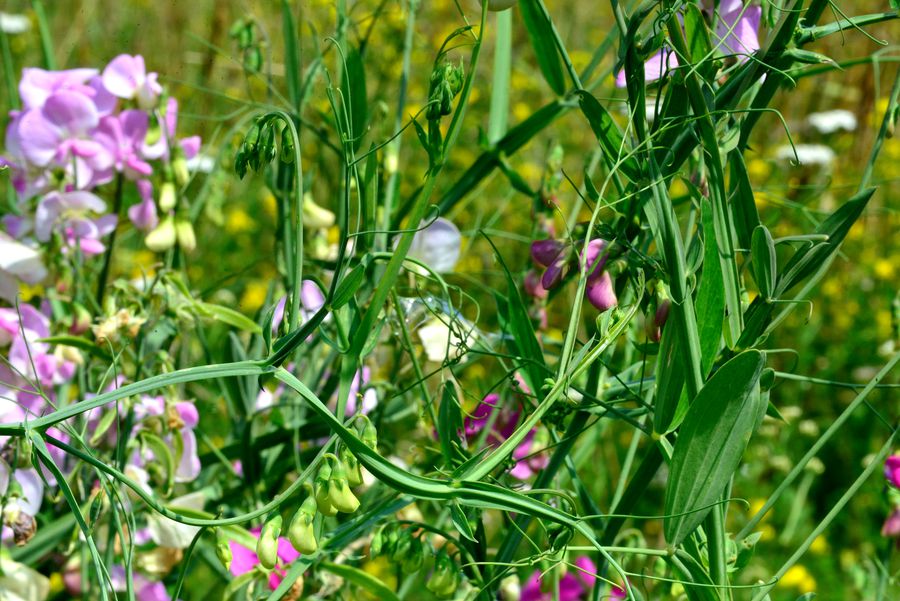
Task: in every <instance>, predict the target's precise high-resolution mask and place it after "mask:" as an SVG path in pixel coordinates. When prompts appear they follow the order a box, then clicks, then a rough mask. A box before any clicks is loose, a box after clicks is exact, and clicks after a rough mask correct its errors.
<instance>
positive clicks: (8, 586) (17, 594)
mask: <svg viewBox="0 0 900 601" xmlns="http://www.w3.org/2000/svg"><path fill="white" fill-rule="evenodd" d="M0 566H2V567H3V571H2V572H0V593H2V594H0V599H3V601H44V600H45V599H46V598H47V597H48V596H49V595H50V579H48V578H47V577H46V576H44V575H43V574H40V573H38V572H36V571H34V570H32V569H31V568H29V567H28V566H26V565H23V564H21V563H18V562H15V561H12V560H11V559H9V558H8V557H6V556H4V557H3V558H2V563H0Z"/></svg>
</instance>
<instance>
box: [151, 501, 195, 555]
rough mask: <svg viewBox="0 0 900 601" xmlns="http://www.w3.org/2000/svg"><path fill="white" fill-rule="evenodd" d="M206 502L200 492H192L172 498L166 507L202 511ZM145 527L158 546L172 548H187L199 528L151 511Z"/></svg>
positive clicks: (176, 510) (176, 509)
mask: <svg viewBox="0 0 900 601" xmlns="http://www.w3.org/2000/svg"><path fill="white" fill-rule="evenodd" d="M205 502H206V496H205V495H204V494H203V493H202V492H194V493H191V494H188V495H184V496H183V497H178V498H177V499H173V500H172V502H171V503H169V504H168V508H169V509H171V510H172V511H175V512H176V513H179V512H178V509H179V508H181V509H187V510H190V511H202V510H203V505H204V503H205ZM147 529H148V530H149V531H150V538H151V540H153V542H154V543H156V544H157V545H159V546H160V547H172V548H173V549H187V548H188V547H189V546H190V545H191V541H192V540H193V539H194V536H195V535H196V534H197V531H198V530H200V528H198V527H196V526H188V525H187V524H182V523H181V522H176V521H175V520H170V519H169V518H167V517H165V516H163V515H160V514H158V513H156V512H155V511H154V512H151V513H150V515H149V516H148V517H147Z"/></svg>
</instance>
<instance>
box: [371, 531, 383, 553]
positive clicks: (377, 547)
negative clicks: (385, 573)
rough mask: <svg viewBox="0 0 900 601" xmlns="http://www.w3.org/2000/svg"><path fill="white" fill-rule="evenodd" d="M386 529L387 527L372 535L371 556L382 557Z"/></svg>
mask: <svg viewBox="0 0 900 601" xmlns="http://www.w3.org/2000/svg"><path fill="white" fill-rule="evenodd" d="M385 528H386V526H382V527H380V528H379V529H378V530H376V531H375V534H373V535H372V541H371V542H370V543H369V555H371V556H372V557H377V556H378V555H381V550H382V549H383V548H384V539H385Z"/></svg>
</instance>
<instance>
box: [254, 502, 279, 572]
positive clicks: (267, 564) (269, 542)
mask: <svg viewBox="0 0 900 601" xmlns="http://www.w3.org/2000/svg"><path fill="white" fill-rule="evenodd" d="M281 522H282V520H281V516H280V515H276V516H275V517H273V518H272V519H271V520H269V521H268V522H266V523H265V524H264V525H263V527H262V531H261V532H260V533H259V540H258V541H256V555H257V556H259V563H260V565H261V566H262V567H264V568H266V569H267V570H271V569H272V568H274V567H275V564H276V563H278V537H279V536H280V535H281Z"/></svg>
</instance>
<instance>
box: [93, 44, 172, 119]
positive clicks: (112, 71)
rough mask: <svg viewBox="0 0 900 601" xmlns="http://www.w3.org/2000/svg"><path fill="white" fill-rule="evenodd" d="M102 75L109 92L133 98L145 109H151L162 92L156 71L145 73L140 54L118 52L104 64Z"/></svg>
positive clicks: (120, 96)
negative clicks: (132, 54)
mask: <svg viewBox="0 0 900 601" xmlns="http://www.w3.org/2000/svg"><path fill="white" fill-rule="evenodd" d="M102 77H103V86H104V87H105V88H106V89H107V90H109V92H110V93H111V94H113V95H114V96H118V97H119V98H125V99H128V100H130V99H134V100H135V101H136V102H137V105H138V106H139V107H140V108H141V109H143V110H145V111H149V110H151V109H153V108H154V107H155V106H156V103H157V100H159V96H160V94H162V86H160V85H159V83H157V81H156V78H157V75H156V73H147V68H146V67H145V66H144V57H142V56H129V55H128V54H120V55H119V56H117V57H116V58H114V59H112V61H110V63H109V64H108V65H107V66H106V68H105V69H104V70H103V76H102Z"/></svg>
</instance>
